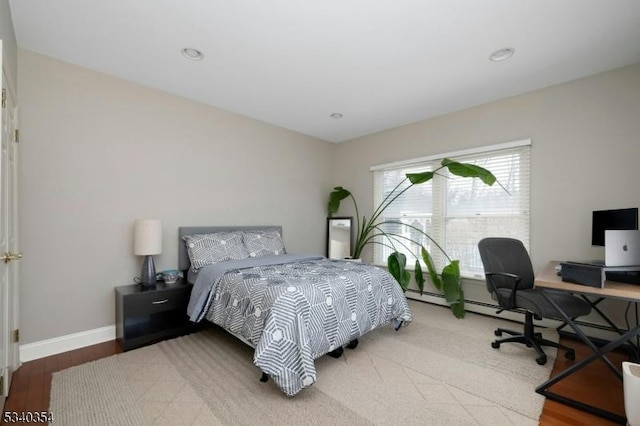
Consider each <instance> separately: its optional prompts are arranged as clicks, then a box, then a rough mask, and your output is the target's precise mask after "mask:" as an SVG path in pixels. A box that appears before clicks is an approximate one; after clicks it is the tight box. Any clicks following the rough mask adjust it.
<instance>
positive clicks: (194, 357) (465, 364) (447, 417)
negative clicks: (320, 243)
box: [50, 302, 557, 426]
mask: <svg viewBox="0 0 640 426" xmlns="http://www.w3.org/2000/svg"><path fill="white" fill-rule="evenodd" d="M411 308H412V310H413V313H414V316H415V320H414V322H413V323H412V324H411V325H409V326H408V327H405V328H403V329H402V330H400V331H399V332H395V331H394V330H393V329H392V328H390V327H385V328H383V329H379V330H376V331H373V332H371V333H369V334H368V335H366V336H365V337H364V338H362V339H361V340H360V345H359V346H358V347H357V348H356V349H355V350H345V353H344V355H343V356H342V358H339V359H333V358H330V357H326V356H325V357H322V358H320V359H318V360H316V368H317V377H318V381H317V383H316V384H314V385H313V386H312V387H311V388H309V389H305V390H303V391H302V392H301V393H299V394H298V395H296V396H295V397H293V398H288V397H286V396H285V395H284V394H283V393H282V392H281V391H280V390H278V389H277V388H276V386H275V385H274V384H273V382H272V381H269V382H268V383H261V382H260V381H259V380H258V379H259V377H260V372H259V371H258V369H257V368H256V367H255V366H254V365H253V363H252V357H251V356H252V349H251V348H249V347H247V346H245V345H244V344H243V343H241V342H239V341H238V340H236V339H234V338H233V337H231V336H229V335H228V334H226V333H224V332H222V331H220V330H219V329H211V330H207V331H203V332H200V333H196V334H192V335H189V336H185V337H181V338H178V339H174V340H169V341H165V342H161V343H158V344H156V345H153V346H148V347H145V348H141V349H137V350H134V351H130V352H126V353H123V354H119V355H114V356H111V357H109V358H105V359H101V360H98V361H94V362H90V363H87V364H83V365H80V366H77V367H72V368H69V369H67V370H64V371H61V372H59V373H55V374H54V376H53V382H52V386H51V406H50V410H51V412H52V413H53V414H54V416H55V419H56V421H55V425H56V426H62V425H69V426H71V425H73V426H84V425H87V426H102V425H135V426H138V425H172V426H175V425H236V424H238V425H258V424H260V425H262V424H278V425H304V424H307V425H314V424H315V425H340V424H344V425H370V424H377V425H411V424H415V425H491V426H495V425H537V424H538V417H539V416H540V413H541V412H542V405H543V402H544V398H543V397H542V396H540V395H538V394H536V393H535V392H534V389H535V387H536V386H537V385H539V384H540V383H542V382H543V381H544V380H546V379H547V378H548V377H549V374H550V372H551V368H552V366H553V363H554V359H555V350H552V349H547V354H548V357H549V361H548V362H547V365H546V366H539V365H538V364H537V363H536V361H535V354H534V353H533V350H532V349H527V348H526V347H524V346H523V345H516V344H506V345H503V346H502V347H501V348H500V349H499V350H496V349H492V348H491V345H490V342H491V341H492V340H493V338H494V336H493V329H494V328H495V327H496V326H498V324H500V323H502V322H501V321H498V320H496V319H492V318H487V317H483V316H479V315H474V314H467V317H466V318H465V319H464V320H456V319H455V318H454V317H453V316H452V315H451V313H450V312H449V311H448V310H447V309H446V308H442V307H438V306H434V305H428V304H423V303H420V302H411ZM502 325H503V326H504V325H507V327H508V328H514V327H516V328H517V327H518V325H517V324H513V323H506V324H504V323H503V324H502ZM544 334H545V337H547V338H551V339H554V338H555V339H557V336H556V335H555V331H554V330H551V331H545V332H544Z"/></svg>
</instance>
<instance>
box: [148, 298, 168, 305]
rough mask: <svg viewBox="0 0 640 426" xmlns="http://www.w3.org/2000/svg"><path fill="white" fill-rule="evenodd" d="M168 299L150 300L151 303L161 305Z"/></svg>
mask: <svg viewBox="0 0 640 426" xmlns="http://www.w3.org/2000/svg"><path fill="white" fill-rule="evenodd" d="M168 301H169V299H163V300H157V301H155V302H151V304H152V305H162V304H163V303H167V302H168Z"/></svg>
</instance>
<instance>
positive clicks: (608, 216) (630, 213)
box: [591, 207, 638, 247]
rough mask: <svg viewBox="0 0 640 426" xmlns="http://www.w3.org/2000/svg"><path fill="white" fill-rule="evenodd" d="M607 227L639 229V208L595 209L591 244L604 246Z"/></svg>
mask: <svg viewBox="0 0 640 426" xmlns="http://www.w3.org/2000/svg"><path fill="white" fill-rule="evenodd" d="M607 229H638V208H637V207H633V208H628V209H616V210H595V211H594V212H593V219H592V223H591V244H592V245H594V246H603V247H604V231H605V230H607Z"/></svg>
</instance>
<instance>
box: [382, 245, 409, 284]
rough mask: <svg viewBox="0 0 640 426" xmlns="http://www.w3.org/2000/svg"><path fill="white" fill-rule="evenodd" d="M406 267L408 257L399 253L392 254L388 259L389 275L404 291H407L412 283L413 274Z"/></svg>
mask: <svg viewBox="0 0 640 426" xmlns="http://www.w3.org/2000/svg"><path fill="white" fill-rule="evenodd" d="M406 265H407V256H405V255H404V254H402V253H398V252H397V251H395V252H393V253H391V254H390V255H389V257H388V258H387V267H388V268H389V273H390V274H391V276H393V278H395V279H396V281H398V284H400V287H402V291H407V289H408V288H409V282H410V281H411V274H410V273H409V271H407V270H406V269H405V266H406Z"/></svg>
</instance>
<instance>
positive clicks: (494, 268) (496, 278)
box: [478, 238, 591, 365]
mask: <svg viewBox="0 0 640 426" xmlns="http://www.w3.org/2000/svg"><path fill="white" fill-rule="evenodd" d="M478 249H479V250H480V257H481V258H482V264H483V266H484V272H485V277H486V282H487V290H488V291H489V293H491V297H492V298H493V299H494V300H496V301H497V302H498V305H499V306H500V310H499V311H498V312H497V313H500V312H502V311H503V310H515V309H518V308H520V309H524V310H525V323H524V331H523V332H518V331H513V330H506V329H503V328H497V329H496V330H495V335H496V336H498V337H500V336H502V333H506V334H509V335H510V337H506V338H504V339H496V340H495V341H494V342H492V343H491V347H493V348H495V349H497V348H499V347H500V345H501V344H502V343H508V342H516V343H523V344H525V345H527V347H533V348H534V349H535V350H536V352H537V353H538V357H537V358H536V362H537V363H538V364H540V365H544V364H546V363H547V355H546V354H545V353H544V350H543V349H542V347H543V346H552V347H555V348H558V349H562V350H564V351H565V354H564V355H565V358H567V359H570V360H574V359H575V356H576V355H575V351H574V350H573V349H572V348H569V347H567V346H564V345H561V344H559V343H555V342H552V341H550V340H546V339H543V338H542V334H541V333H536V332H534V327H533V319H534V317H535V319H542V318H552V319H558V320H562V316H561V315H560V313H559V312H558V310H557V309H556V308H554V306H553V305H552V304H550V303H549V302H548V301H547V300H546V299H545V298H544V297H543V296H542V293H541V290H540V289H537V288H534V286H533V284H534V275H533V266H532V265H531V259H530V258H529V254H528V253H527V249H526V248H525V247H524V245H523V244H522V242H521V241H519V240H516V239H513V238H485V239H483V240H482V241H480V242H479V243H478ZM545 291H546V294H547V295H548V296H549V297H550V298H551V299H553V301H554V302H555V303H556V304H557V305H558V306H559V307H560V309H562V310H563V311H564V312H565V313H566V314H567V316H568V317H570V318H577V317H580V316H583V315H587V314H589V312H591V306H590V305H589V304H588V303H587V302H585V301H584V300H582V299H580V298H578V297H576V296H573V295H571V294H569V293H566V292H561V291H553V290H545Z"/></svg>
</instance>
